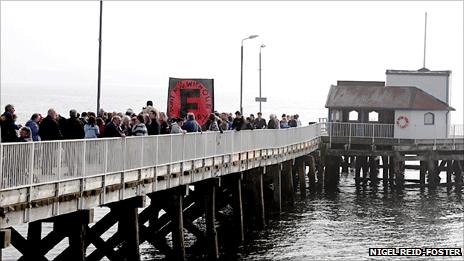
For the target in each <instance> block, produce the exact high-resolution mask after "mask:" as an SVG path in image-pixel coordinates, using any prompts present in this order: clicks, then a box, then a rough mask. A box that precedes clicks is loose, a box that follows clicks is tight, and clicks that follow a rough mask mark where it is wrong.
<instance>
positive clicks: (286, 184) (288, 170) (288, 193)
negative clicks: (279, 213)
mask: <svg viewBox="0 0 464 261" xmlns="http://www.w3.org/2000/svg"><path fill="white" fill-rule="evenodd" d="M281 166H282V172H281V178H282V179H281V181H282V202H283V203H284V205H287V206H293V205H294V203H295V193H294V189H293V175H292V161H291V160H289V161H286V162H283V163H282V164H281Z"/></svg>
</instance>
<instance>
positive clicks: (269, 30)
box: [0, 1, 464, 122]
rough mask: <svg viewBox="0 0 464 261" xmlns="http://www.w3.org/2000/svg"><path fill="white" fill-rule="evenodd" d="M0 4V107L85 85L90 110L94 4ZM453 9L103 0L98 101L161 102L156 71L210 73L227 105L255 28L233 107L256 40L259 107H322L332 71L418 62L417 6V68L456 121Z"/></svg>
mask: <svg viewBox="0 0 464 261" xmlns="http://www.w3.org/2000/svg"><path fill="white" fill-rule="evenodd" d="M0 4H1V85H2V105H4V104H5V103H9V102H11V101H10V100H13V102H15V99H16V98H17V99H20V97H22V94H24V93H28V92H37V90H42V89H43V90H47V89H46V88H47V87H53V86H55V87H59V88H57V89H54V90H53V92H54V94H55V95H60V94H61V93H62V94H63V95H68V96H69V95H73V94H74V93H76V92H78V93H79V94H82V93H85V94H87V95H88V97H90V98H89V99H91V101H89V103H90V104H91V105H89V106H91V107H92V108H91V109H93V110H95V109H94V108H95V107H96V85H97V61H98V59H97V57H98V19H99V2H98V1H85V2H84V1H75V2H71V1H65V2H58V1H50V2H45V1H30V2H29V1H19V2H14V1H2V2H1V3H0ZM463 8H464V6H463V2H462V1H454V2H444V1H437V2H433V1H423V2H422V1H413V2H403V1H388V2H367V1H362V2H349V1H343V2H335V1H331V2H314V1H296V2H288V1H270V2H268V1H258V2H248V1H225V2H212V1H206V2H197V1H187V2H181V1H174V2H160V1H140V2H135V1H104V7H103V56H102V58H103V62H102V107H104V108H110V109H111V107H112V105H113V104H111V103H112V101H113V100H114V99H113V100H111V99H109V98H108V97H113V98H114V97H122V98H123V97H125V95H126V94H128V93H131V95H134V94H135V95H136V94H140V99H139V100H137V101H135V100H130V101H128V103H129V104H133V103H135V102H139V101H145V100H147V99H153V100H154V101H155V104H157V105H158V106H159V107H161V110H163V111H164V110H165V108H166V96H167V88H168V78H169V77H194V78H214V80H215V95H216V97H215V98H216V101H215V108H216V109H218V110H220V111H230V112H233V111H235V110H237V109H239V90H240V42H241V40H242V39H243V38H245V37H247V36H248V35H250V34H258V35H259V37H258V38H256V39H252V40H247V41H245V42H244V90H245V91H244V108H245V112H247V113H251V112H256V111H257V110H258V104H257V103H256V102H255V101H254V97H256V96H258V54H259V46H260V45H261V44H265V45H266V48H264V49H263V50H262V55H263V60H262V68H263V71H262V73H263V81H262V85H263V96H265V97H268V100H269V102H268V103H267V104H264V105H263V111H264V112H267V113H270V112H273V111H272V110H273V108H279V109H280V110H284V111H283V112H288V113H296V112H298V111H308V110H309V111H310V112H309V113H313V114H314V115H311V117H318V116H326V115H325V114H324V113H325V111H326V110H325V109H324V107H323V106H324V104H325V100H326V97H327V92H328V89H329V87H330V85H331V84H336V81H337V80H370V81H372V80H373V81H384V80H385V71H386V70H387V69H397V70H417V69H419V68H421V67H422V60H423V39H424V13H425V12H428V25H427V26H428V31H427V56H426V57H427V58H426V67H427V68H429V69H430V70H451V71H452V97H451V106H453V107H454V108H456V110H457V112H454V113H453V122H462V118H463V116H462V115H463V114H462V111H463V46H464V45H463V31H464V29H463ZM19 86H21V87H19ZM45 92H46V91H45ZM8 94H9V96H8ZM16 95H17V96H16ZM5 97H8V99H9V100H5V99H6V98H5ZM15 97H16V98H15ZM131 97H132V96H131ZM127 99H132V98H127ZM22 102H24V99H23V101H22ZM56 102H57V103H59V101H56ZM69 106H70V107H71V106H72V107H77V108H79V104H72V103H71V104H69ZM81 106H84V105H81ZM83 109H87V108H83ZM89 109H90V108H89ZM114 109H117V108H114ZM125 109H126V107H124V108H119V110H121V111H122V110H125ZM275 113H279V112H278V111H275Z"/></svg>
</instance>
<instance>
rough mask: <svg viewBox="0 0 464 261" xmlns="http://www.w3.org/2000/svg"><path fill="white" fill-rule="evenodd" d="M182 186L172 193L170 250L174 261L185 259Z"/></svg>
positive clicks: (183, 189)
mask: <svg viewBox="0 0 464 261" xmlns="http://www.w3.org/2000/svg"><path fill="white" fill-rule="evenodd" d="M184 191H185V188H184V186H180V187H178V188H175V189H173V192H172V199H173V200H172V208H171V214H172V216H171V217H172V219H171V222H172V248H173V251H174V258H175V259H176V260H184V259H185V244H184V222H183V211H182V209H183V198H184V196H183V192H184Z"/></svg>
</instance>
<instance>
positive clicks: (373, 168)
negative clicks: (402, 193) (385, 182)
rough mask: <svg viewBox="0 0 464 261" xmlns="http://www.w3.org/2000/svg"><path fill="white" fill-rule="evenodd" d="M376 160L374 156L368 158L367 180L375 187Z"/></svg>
mask: <svg viewBox="0 0 464 261" xmlns="http://www.w3.org/2000/svg"><path fill="white" fill-rule="evenodd" d="M378 165H379V163H378V160H377V157H376V156H370V157H369V179H370V180H371V184H373V185H376V184H377V183H378V177H377V174H378Z"/></svg>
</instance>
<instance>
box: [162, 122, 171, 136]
mask: <svg viewBox="0 0 464 261" xmlns="http://www.w3.org/2000/svg"><path fill="white" fill-rule="evenodd" d="M160 125H161V126H160V128H161V130H160V133H161V134H170V133H171V130H170V129H169V124H168V123H167V122H165V121H162V122H161V124H160Z"/></svg>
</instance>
